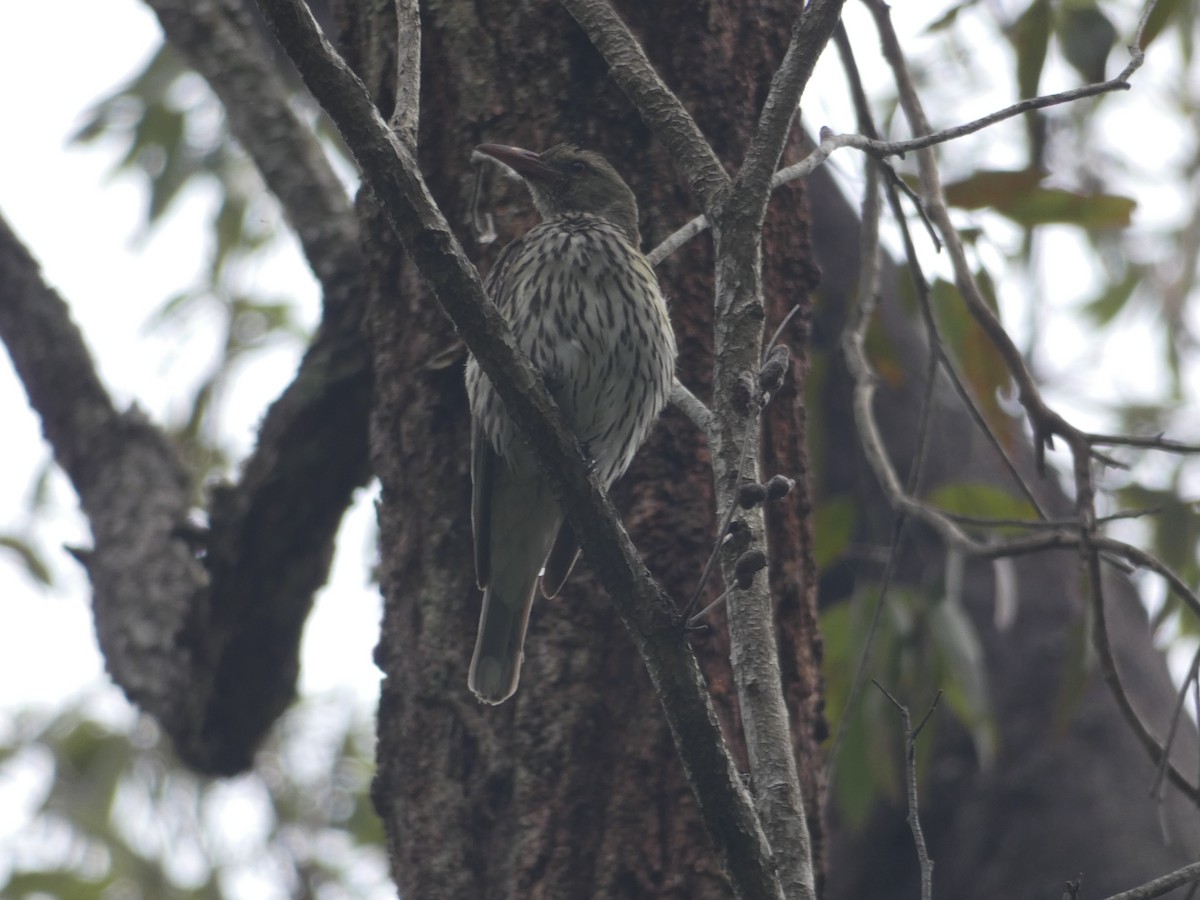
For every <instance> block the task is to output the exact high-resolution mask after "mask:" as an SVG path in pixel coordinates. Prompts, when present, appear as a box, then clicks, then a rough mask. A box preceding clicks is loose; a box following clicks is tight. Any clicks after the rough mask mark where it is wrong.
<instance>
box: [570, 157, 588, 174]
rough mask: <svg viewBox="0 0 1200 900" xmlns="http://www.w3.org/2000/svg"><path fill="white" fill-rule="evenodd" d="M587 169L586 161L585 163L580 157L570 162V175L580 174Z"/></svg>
mask: <svg viewBox="0 0 1200 900" xmlns="http://www.w3.org/2000/svg"><path fill="white" fill-rule="evenodd" d="M587 170H588V167H587V163H585V162H584V161H583V160H582V159H576V160H573V161H572V162H571V174H572V175H582V174H583V173H584V172H586V171H587Z"/></svg>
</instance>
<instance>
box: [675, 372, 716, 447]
mask: <svg viewBox="0 0 1200 900" xmlns="http://www.w3.org/2000/svg"><path fill="white" fill-rule="evenodd" d="M671 404H672V405H673V406H674V407H675V408H676V409H678V410H679V411H680V412H682V413H683V414H684V415H685V416H687V417H688V418H689V419H691V420H692V424H693V425H695V426H696V427H697V428H699V429H700V431H701V432H703V434H704V436H705V437H706V438H707V437H708V435H709V434H710V433H711V432H712V410H711V409H709V408H708V407H707V406H705V405H704V401H703V400H701V399H700V398H699V397H697V396H696V395H695V394H693V393H692V392H691V391H689V390H688V389H687V388H686V387H684V386H683V384H682V383H681V382H680V381H679V379H678V378H676V379H675V380H674V381H673V382H672V383H671Z"/></svg>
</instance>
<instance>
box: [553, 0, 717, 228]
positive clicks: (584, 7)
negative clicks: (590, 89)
mask: <svg viewBox="0 0 1200 900" xmlns="http://www.w3.org/2000/svg"><path fill="white" fill-rule="evenodd" d="M562 5H563V8H565V9H566V10H567V12H569V13H570V14H571V16H572V17H573V18H574V19H575V21H576V22H578V23H579V26H580V27H581V28H582V29H583V30H584V31H585V32H586V33H587V36H588V39H589V40H590V41H591V42H592V45H593V46H594V47H595V48H596V49H597V50H599V51H600V54H601V55H602V56H603V57H604V59H605V61H606V62H607V63H608V65H609V74H610V75H611V76H612V78H613V80H614V81H615V82H616V83H617V85H618V86H619V87H620V88H621V90H622V91H624V92H625V95H626V96H627V97H629V99H630V101H631V102H632V103H633V105H634V106H635V107H636V108H637V111H638V112H639V113H640V114H641V116H642V119H643V120H645V122H646V124H647V125H648V126H649V127H650V129H651V130H652V131H653V132H654V134H655V135H656V136H657V137H658V139H659V140H660V141H662V142H663V145H664V146H665V147H666V148H667V152H668V153H670V155H671V160H672V161H673V162H674V163H675V165H676V166H677V167H678V168H679V170H680V171H681V172H683V174H684V177H685V178H687V182H688V187H689V188H690V189H691V192H692V197H693V198H694V199H695V201H696V205H697V206H699V207H700V208H701V209H702V210H704V211H705V212H712V211H713V210H714V209H715V208H716V205H717V203H718V202H719V200H720V198H721V197H723V196H724V194H725V193H726V192H727V191H728V190H729V185H730V180H729V175H728V174H726V172H725V168H724V167H723V166H722V165H721V161H720V160H719V159H717V156H716V154H715V153H713V150H712V147H710V146H709V143H708V141H707V140H705V138H704V135H703V134H701V132H700V127H699V126H698V125H697V124H696V122H695V120H694V119H693V118H692V116H691V114H690V113H689V112H688V111H687V110H686V109H684V108H683V104H682V103H680V102H679V98H678V97H676V96H675V95H674V94H673V93H672V92H671V90H670V88H668V87H667V86H666V85H665V84H663V81H662V79H661V78H659V77H658V73H657V72H655V71H654V66H652V65H651V64H650V60H649V59H647V58H646V54H645V51H643V50H642V47H641V44H639V43H638V40H637V38H635V37H634V36H633V34H632V33H631V32H630V30H629V28H628V27H627V26H626V25H625V23H624V22H623V21H621V17H620V16H618V15H617V14H616V12H615V11H614V10H613V8H612V6H610V5H609V3H608V0H562Z"/></svg>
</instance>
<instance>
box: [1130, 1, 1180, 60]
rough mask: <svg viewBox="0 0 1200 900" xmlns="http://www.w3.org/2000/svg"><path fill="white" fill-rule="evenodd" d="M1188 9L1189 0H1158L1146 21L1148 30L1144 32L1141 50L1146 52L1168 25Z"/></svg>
mask: <svg viewBox="0 0 1200 900" xmlns="http://www.w3.org/2000/svg"><path fill="white" fill-rule="evenodd" d="M1186 8H1187V0H1158V3H1156V4H1155V5H1154V9H1153V10H1151V12H1150V18H1149V19H1147V20H1146V28H1145V30H1144V31H1142V42H1141V49H1143V50H1145V49H1146V48H1147V47H1149V46H1150V42H1151V41H1153V40H1154V39H1155V38H1156V37H1158V36H1159V35H1160V34H1162V33H1163V31H1164V30H1165V29H1166V27H1167V24H1168V23H1169V22H1170V21H1171V20H1172V19H1175V18H1177V17H1178V16H1179V14H1180V13H1181V12H1182V11H1183V10H1184V9H1186Z"/></svg>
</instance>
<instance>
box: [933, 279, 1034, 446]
mask: <svg viewBox="0 0 1200 900" xmlns="http://www.w3.org/2000/svg"><path fill="white" fill-rule="evenodd" d="M977 281H978V282H979V285H980V288H981V290H983V293H984V299H985V300H988V301H989V303H990V305H992V307H993V308H995V300H994V298H992V297H989V292H988V287H989V286H990V283H991V282H990V279H988V278H987V277H981V278H978V279H977ZM930 302H931V303H932V304H933V308H934V312H935V314H936V315H937V319H938V324H939V325H940V326H941V331H942V336H943V338H944V339H945V341H946V345H947V347H948V348H949V351H950V353H951V355H952V356H953V357H954V359H955V361H956V362H957V363H958V367H959V370H960V371H961V372H962V375H963V378H964V379H965V380H966V383H967V384H968V386H969V387H970V388H971V391H972V393H973V394H974V396H975V402H976V403H977V404H978V405H979V409H980V411H981V412H982V413H983V417H984V419H985V420H986V421H987V423H988V425H989V426H991V428H992V430H993V431H994V432H995V433H996V434H997V435H998V436H999V437H1000V439H1001V440H1002V441H1004V442H1005V443H1006V444H1008V445H1009V446H1011V445H1012V443H1013V441H1014V440H1015V439H1016V436H1017V434H1018V433H1019V425H1018V423H1017V420H1015V419H1013V417H1012V416H1010V415H1009V414H1008V413H1007V412H1006V411H1005V410H1004V408H1003V407H1002V406H1001V405H1000V395H1001V394H1002V393H1006V392H1007V391H1008V390H1009V388H1010V385H1011V376H1010V375H1009V372H1008V367H1007V366H1006V365H1005V363H1004V358H1003V357H1002V356H1000V353H999V351H998V350H996V348H995V346H994V345H993V344H992V341H991V338H989V337H988V336H987V333H986V332H985V331H984V330H983V326H981V325H980V324H979V322H977V321H976V320H975V317H974V316H972V315H971V314H970V313H969V312H968V311H967V307H966V304H965V302H964V301H963V299H962V297H961V296H960V294H959V293H958V288H957V287H955V286H954V285H953V284H951V283H950V282H948V281H944V280H942V279H938V280H937V281H935V282H934V283H933V286H932V288H931V290H930Z"/></svg>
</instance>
